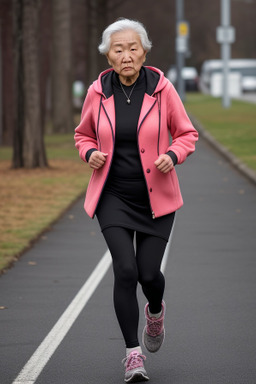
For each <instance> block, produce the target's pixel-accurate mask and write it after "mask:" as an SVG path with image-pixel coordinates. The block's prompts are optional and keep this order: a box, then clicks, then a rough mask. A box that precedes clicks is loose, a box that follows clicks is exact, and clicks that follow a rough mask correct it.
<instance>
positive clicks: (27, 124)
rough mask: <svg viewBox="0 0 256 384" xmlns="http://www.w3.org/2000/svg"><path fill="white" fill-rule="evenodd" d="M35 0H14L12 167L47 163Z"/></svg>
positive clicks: (36, 5)
mask: <svg viewBox="0 0 256 384" xmlns="http://www.w3.org/2000/svg"><path fill="white" fill-rule="evenodd" d="M38 6H39V0H14V10H15V26H16V28H15V42H16V50H15V51H16V58H15V59H16V60H15V64H16V68H15V69H16V80H17V83H16V84H17V100H16V105H17V114H16V124H15V135H14V153H13V167H14V168H20V167H24V168H36V167H45V166H47V160H46V154H45V148H44V140H43V127H42V119H41V101H40V86H39V62H38V31H37V28H38Z"/></svg>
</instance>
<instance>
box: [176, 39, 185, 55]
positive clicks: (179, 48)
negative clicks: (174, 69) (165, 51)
mask: <svg viewBox="0 0 256 384" xmlns="http://www.w3.org/2000/svg"><path fill="white" fill-rule="evenodd" d="M187 49H188V39H187V38H186V37H184V36H178V37H176V52H179V53H185V52H187Z"/></svg>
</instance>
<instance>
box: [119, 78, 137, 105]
mask: <svg viewBox="0 0 256 384" xmlns="http://www.w3.org/2000/svg"><path fill="white" fill-rule="evenodd" d="M119 83H120V87H121V89H122V91H123V93H124V95H125V97H126V99H127V100H126V102H127V104H131V95H132V93H133V90H134V88H135V85H136V84H137V80H136V81H135V83H134V86H133V87H132V89H131V92H130V94H129V96H128V95H127V93H126V92H125V90H124V88H123V86H122V83H121V81H120V80H119Z"/></svg>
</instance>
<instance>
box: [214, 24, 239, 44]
mask: <svg viewBox="0 0 256 384" xmlns="http://www.w3.org/2000/svg"><path fill="white" fill-rule="evenodd" d="M216 39H217V42H218V43H220V44H223V43H228V44H232V43H234V41H235V28H234V27H231V26H227V27H218V28H217V30H216Z"/></svg>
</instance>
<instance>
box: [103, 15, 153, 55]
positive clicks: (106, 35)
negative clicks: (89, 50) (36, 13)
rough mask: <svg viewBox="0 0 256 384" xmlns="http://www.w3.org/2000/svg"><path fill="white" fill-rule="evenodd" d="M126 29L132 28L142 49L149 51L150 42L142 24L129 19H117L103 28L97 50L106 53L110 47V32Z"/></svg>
mask: <svg viewBox="0 0 256 384" xmlns="http://www.w3.org/2000/svg"><path fill="white" fill-rule="evenodd" d="M127 29H132V30H133V31H135V32H136V33H137V34H138V35H139V37H140V40H141V44H142V47H143V49H144V50H145V51H146V52H149V51H150V49H151V47H152V43H151V41H150V40H149V38H148V34H147V31H146V29H145V27H144V25H143V24H142V23H140V22H139V21H136V20H130V19H119V20H117V21H115V22H114V23H113V24H110V25H109V26H108V27H107V28H106V29H105V30H104V32H103V34H102V41H101V44H100V45H99V47H98V49H99V52H100V53H101V54H102V55H106V54H107V53H108V52H109V49H110V40H111V36H112V34H113V33H116V32H121V31H125V30H127Z"/></svg>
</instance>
